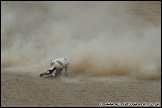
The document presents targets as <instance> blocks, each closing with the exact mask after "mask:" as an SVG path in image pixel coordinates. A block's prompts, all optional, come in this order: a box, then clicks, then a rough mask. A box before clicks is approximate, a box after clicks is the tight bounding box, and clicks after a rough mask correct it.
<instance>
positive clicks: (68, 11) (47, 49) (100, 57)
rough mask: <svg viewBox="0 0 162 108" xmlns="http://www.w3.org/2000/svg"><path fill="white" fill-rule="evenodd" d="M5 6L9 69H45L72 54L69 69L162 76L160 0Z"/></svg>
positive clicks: (4, 49) (5, 64)
mask: <svg viewBox="0 0 162 108" xmlns="http://www.w3.org/2000/svg"><path fill="white" fill-rule="evenodd" d="M150 6H151V7H150ZM1 7H2V8H1V70H3V71H10V72H22V73H26V72H27V73H31V74H32V73H34V74H37V75H39V74H40V73H41V72H43V71H46V70H47V69H49V66H50V64H49V63H50V60H51V59H56V58H59V57H68V58H69V59H70V65H69V74H84V75H87V76H92V77H93V76H95V77H96V76H101V77H102V76H111V75H114V76H121V75H128V76H129V75H130V76H135V77H136V78H144V79H145V78H146V79H156V78H159V77H160V74H161V21H160V16H161V14H160V13H161V11H160V9H161V4H160V2H112V1H102V2H97V1H96V2H92V1H91V2H88V1H87V2H85V1H79V2H76V1H72V2H66V1H39V2H34V1H28V2H27V1H21V2H19V1H17V2H16V1H7V2H6V1H3V2H1Z"/></svg>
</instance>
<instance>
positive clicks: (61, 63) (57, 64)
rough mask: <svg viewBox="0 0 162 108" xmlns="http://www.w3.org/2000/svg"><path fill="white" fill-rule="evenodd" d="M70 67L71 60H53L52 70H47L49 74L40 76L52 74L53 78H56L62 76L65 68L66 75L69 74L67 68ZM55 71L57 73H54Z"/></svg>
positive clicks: (51, 63) (45, 73)
mask: <svg viewBox="0 0 162 108" xmlns="http://www.w3.org/2000/svg"><path fill="white" fill-rule="evenodd" d="M68 65H69V59H68V58H65V57H64V58H58V59H54V60H51V62H50V66H51V67H50V69H49V70H47V72H44V73H42V74H40V77H41V76H43V75H49V74H51V75H52V76H55V75H57V74H61V71H62V69H63V68H65V74H67V66H68ZM54 70H56V71H55V72H54ZM53 72H54V73H53ZM52 73H53V74H52Z"/></svg>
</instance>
